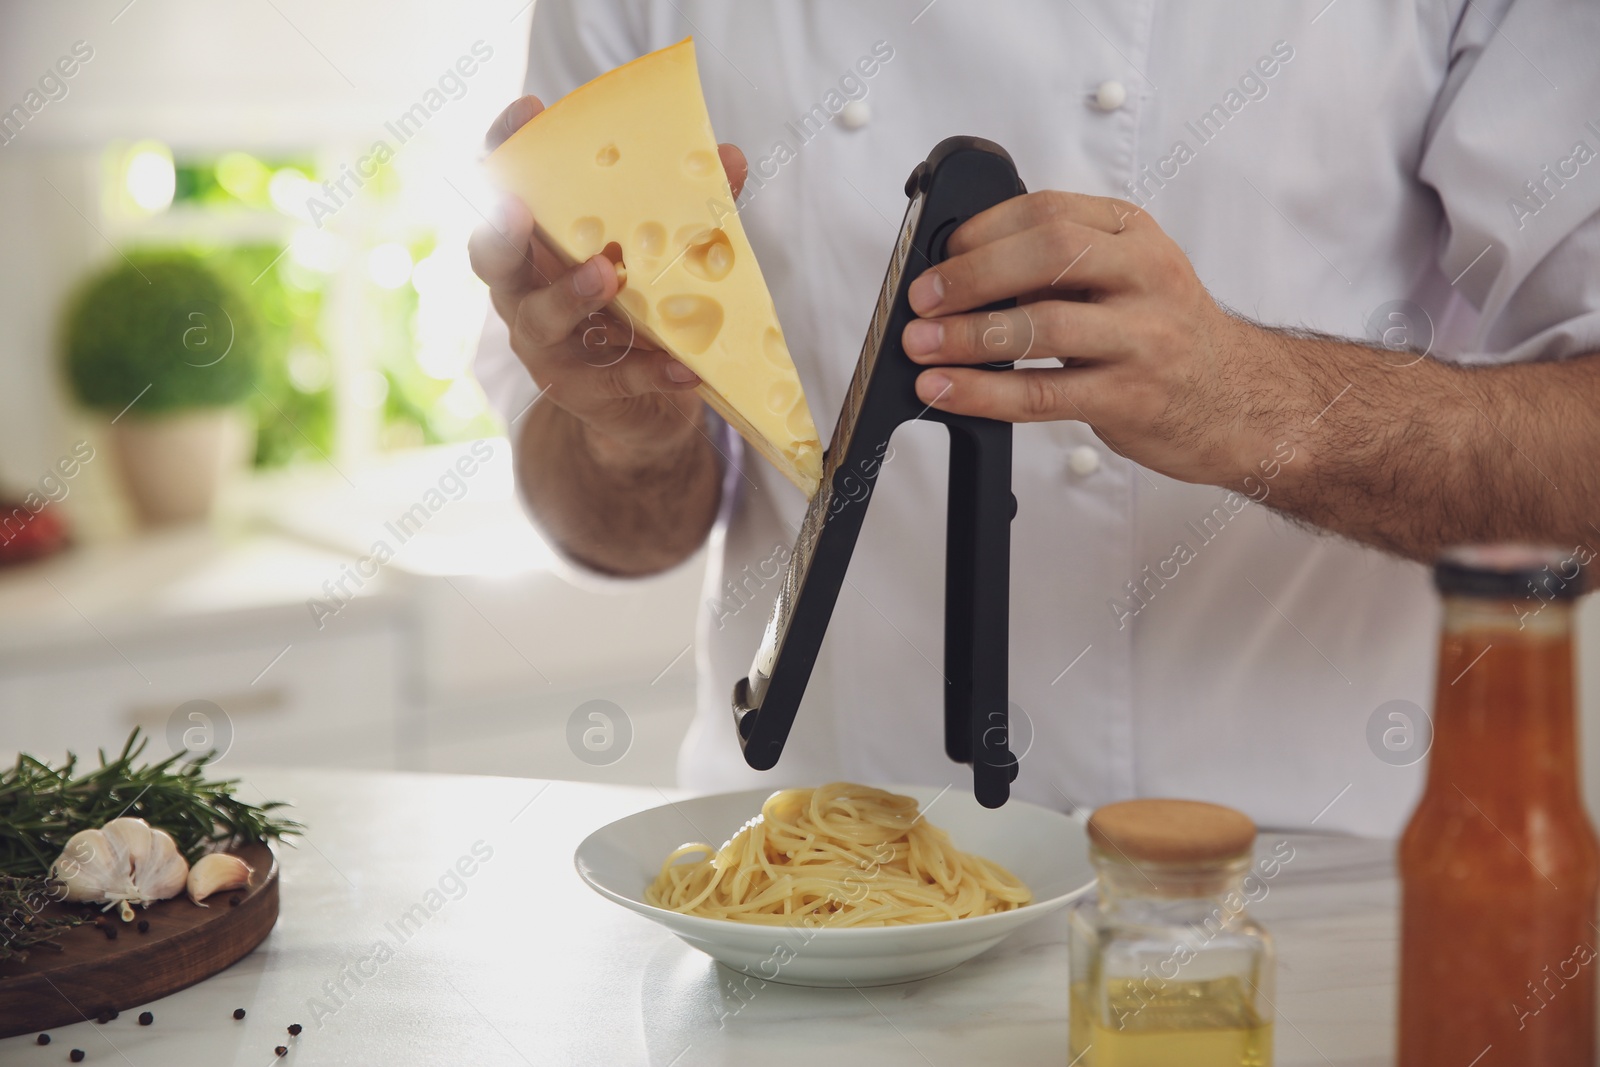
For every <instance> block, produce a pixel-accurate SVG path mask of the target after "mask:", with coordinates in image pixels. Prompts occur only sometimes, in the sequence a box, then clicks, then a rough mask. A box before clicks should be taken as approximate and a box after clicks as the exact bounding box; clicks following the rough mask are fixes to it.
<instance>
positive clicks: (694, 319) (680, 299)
mask: <svg viewBox="0 0 1600 1067" xmlns="http://www.w3.org/2000/svg"><path fill="white" fill-rule="evenodd" d="M656 311H657V312H658V313H659V314H660V316H661V325H662V327H663V328H665V329H666V330H667V332H668V333H670V334H671V335H672V339H673V340H674V341H675V342H677V343H678V344H679V345H680V346H682V348H683V350H684V351H685V352H689V353H692V354H694V355H699V354H700V353H701V352H704V351H705V350H706V349H708V348H710V347H711V342H712V341H715V340H716V339H717V334H718V333H720V332H721V331H722V305H721V304H719V303H718V302H717V301H715V300H713V299H711V297H709V296H701V295H699V294H698V293H680V294H678V295H676V296H669V297H667V298H666V299H665V300H663V301H661V302H660V303H659V304H657V305H656Z"/></svg>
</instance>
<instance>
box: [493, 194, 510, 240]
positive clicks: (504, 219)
mask: <svg viewBox="0 0 1600 1067" xmlns="http://www.w3.org/2000/svg"><path fill="white" fill-rule="evenodd" d="M510 219H511V200H510V198H509V197H504V196H502V197H501V198H500V199H499V200H496V201H495V204H494V210H493V211H491V212H490V213H489V225H491V226H493V227H494V228H495V229H497V230H499V231H500V232H501V233H506V232H507V231H508V230H509V229H510V226H511V223H510Z"/></svg>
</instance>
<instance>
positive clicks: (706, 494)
mask: <svg viewBox="0 0 1600 1067" xmlns="http://www.w3.org/2000/svg"><path fill="white" fill-rule="evenodd" d="M543 110H544V105H543V104H542V103H541V102H540V100H539V98H538V97H535V96H525V97H522V98H521V99H519V100H516V101H514V102H513V103H512V104H511V105H510V106H509V107H507V108H506V109H505V110H504V111H503V112H501V113H500V116H499V117H498V118H497V119H495V121H494V123H493V125H491V126H490V128H489V132H488V134H487V136H486V138H485V141H486V143H487V145H488V147H489V148H491V149H493V148H498V147H499V146H500V145H501V144H502V143H503V142H504V141H505V140H506V139H507V138H508V137H510V136H511V135H512V134H513V133H515V132H516V131H517V130H519V129H521V128H522V127H523V126H524V125H525V124H527V123H528V122H530V121H531V120H532V119H533V118H534V117H535V116H537V115H538V114H539V113H540V112H541V111H543ZM720 155H721V163H722V166H723V167H724V168H725V169H726V172H727V175H728V181H729V183H730V184H731V190H732V195H733V196H737V195H738V193H739V190H740V188H741V187H742V186H743V184H744V175H745V163H744V157H743V155H742V154H741V153H740V152H739V150H738V149H737V148H735V147H733V146H732V145H722V146H720ZM470 250H471V254H472V266H473V270H475V271H476V272H477V274H478V276H479V277H480V278H482V279H483V281H484V282H485V283H487V284H488V286H489V293H490V299H491V300H492V302H493V304H494V308H495V312H496V313H497V314H499V316H500V317H501V318H502V319H503V320H504V321H505V323H506V324H507V326H508V327H509V328H510V331H511V347H512V350H513V351H514V352H516V354H517V357H518V358H519V359H520V360H521V361H522V363H523V365H524V366H525V367H526V368H527V370H528V373H529V374H530V375H532V376H533V379H534V381H535V382H537V383H538V384H539V387H540V388H541V390H543V392H542V393H541V394H540V397H539V399H538V400H537V401H536V402H535V407H534V408H532V409H530V410H529V411H528V417H527V420H526V422H525V424H524V430H523V436H522V439H521V440H520V441H519V442H518V447H519V448H522V449H526V450H528V451H529V452H532V453H535V454H542V455H544V456H550V455H560V456H562V457H564V461H563V462H562V463H561V464H550V463H543V464H540V463H534V464H519V468H520V469H521V470H522V471H523V472H524V478H523V483H524V486H525V488H526V490H527V492H528V494H529V497H530V501H531V502H532V503H533V505H534V507H535V508H537V509H538V511H539V514H540V517H541V519H542V521H543V522H544V523H545V526H546V529H547V530H548V531H549V532H550V533H551V535H552V536H554V537H556V538H557V539H558V540H559V541H560V542H561V543H562V545H563V546H564V547H567V549H568V551H570V552H572V553H573V554H574V555H576V556H577V557H578V558H580V559H582V560H583V561H584V562H585V563H588V564H589V565H591V566H594V567H596V568H597V569H600V570H604V571H610V572H613V573H618V574H648V573H651V572H653V571H659V570H663V569H665V568H667V567H670V566H672V565H673V564H676V563H678V562H681V561H682V560H683V559H684V558H685V557H687V556H688V555H690V554H691V553H693V552H694V550H695V549H696V548H698V547H699V546H700V544H701V543H702V542H703V541H704V540H705V537H706V532H707V531H708V530H709V529H710V528H711V522H712V519H713V518H714V517H715V516H716V511H717V501H718V496H719V492H718V457H717V454H716V451H715V448H714V446H713V444H712V442H711V440H710V438H708V437H707V436H706V428H705V405H704V404H703V403H702V402H701V401H700V399H699V398H698V397H697V396H696V395H695V393H694V389H695V387H696V386H697V385H699V384H700V379H699V377H698V376H696V374H695V373H694V371H692V370H690V369H689V368H688V367H686V366H684V365H683V364H682V363H680V362H678V361H677V360H676V359H673V358H672V357H671V356H670V355H668V354H667V353H666V352H663V351H661V350H660V349H658V348H656V347H655V346H654V345H653V344H651V342H649V341H648V340H646V339H644V338H642V337H640V336H638V334H637V332H636V331H634V330H632V329H630V328H629V325H628V324H627V323H626V322H624V321H619V320H618V318H617V317H616V316H615V315H613V314H611V313H610V312H608V311H606V310H605V309H606V306H607V305H608V304H610V303H611V301H613V300H614V299H616V296H617V292H618V290H619V289H620V288H621V284H622V280H621V278H619V276H618V272H617V270H616V269H615V267H614V266H613V263H612V261H611V260H610V259H608V258H607V257H606V256H605V254H604V253H603V252H596V253H595V254H594V255H592V256H590V257H589V258H588V259H586V260H585V261H583V262H582V263H580V264H578V265H576V266H573V267H569V266H567V265H565V264H564V263H562V262H561V260H560V259H559V258H558V257H557V255H556V254H555V253H554V252H553V251H552V250H551V249H550V248H549V247H548V246H547V245H545V243H544V242H543V241H541V240H539V238H538V237H537V236H535V234H534V218H533V214H532V212H531V211H530V210H529V209H528V206H527V205H526V204H524V203H523V202H522V201H521V200H520V199H518V198H517V197H515V196H505V197H503V198H502V201H501V206H500V213H499V217H498V218H497V219H495V220H494V223H493V224H491V225H485V226H482V227H480V228H479V229H478V230H477V232H475V233H474V234H473V236H472V240H471V243H470Z"/></svg>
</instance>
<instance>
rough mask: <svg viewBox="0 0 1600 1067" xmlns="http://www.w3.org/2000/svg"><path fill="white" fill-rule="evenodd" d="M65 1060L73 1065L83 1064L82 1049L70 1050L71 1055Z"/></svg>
mask: <svg viewBox="0 0 1600 1067" xmlns="http://www.w3.org/2000/svg"><path fill="white" fill-rule="evenodd" d="M67 1059H69V1060H71V1061H72V1062H73V1063H82V1062H83V1049H81V1048H75V1049H73V1050H72V1054H71V1055H70V1056H68V1057H67Z"/></svg>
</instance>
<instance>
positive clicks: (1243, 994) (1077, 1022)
mask: <svg viewBox="0 0 1600 1067" xmlns="http://www.w3.org/2000/svg"><path fill="white" fill-rule="evenodd" d="M1104 995H1105V998H1106V1002H1105V1003H1104V1004H1094V1003H1092V1002H1091V1000H1090V997H1089V987H1088V983H1086V982H1077V983H1074V984H1073V986H1072V1037H1071V1043H1072V1049H1073V1051H1074V1053H1076V1054H1078V1055H1079V1056H1080V1057H1081V1058H1080V1059H1078V1060H1077V1061H1076V1063H1075V1064H1074V1067H1176V1065H1178V1064H1182V1065H1183V1067H1267V1065H1269V1064H1271V1062H1272V1020H1271V1019H1263V1018H1261V1016H1260V1015H1259V1014H1257V1012H1256V1008H1255V1004H1254V999H1255V998H1254V997H1253V996H1252V995H1250V994H1249V993H1248V991H1247V990H1245V989H1244V987H1243V986H1242V985H1241V984H1240V981H1239V979H1237V978H1218V979H1213V980H1211V981H1201V982H1166V983H1164V984H1162V986H1161V988H1159V989H1154V988H1152V983H1151V982H1149V981H1142V980H1139V979H1132V978H1124V979H1117V980H1113V981H1110V982H1107V983H1106V984H1105V990H1104Z"/></svg>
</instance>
